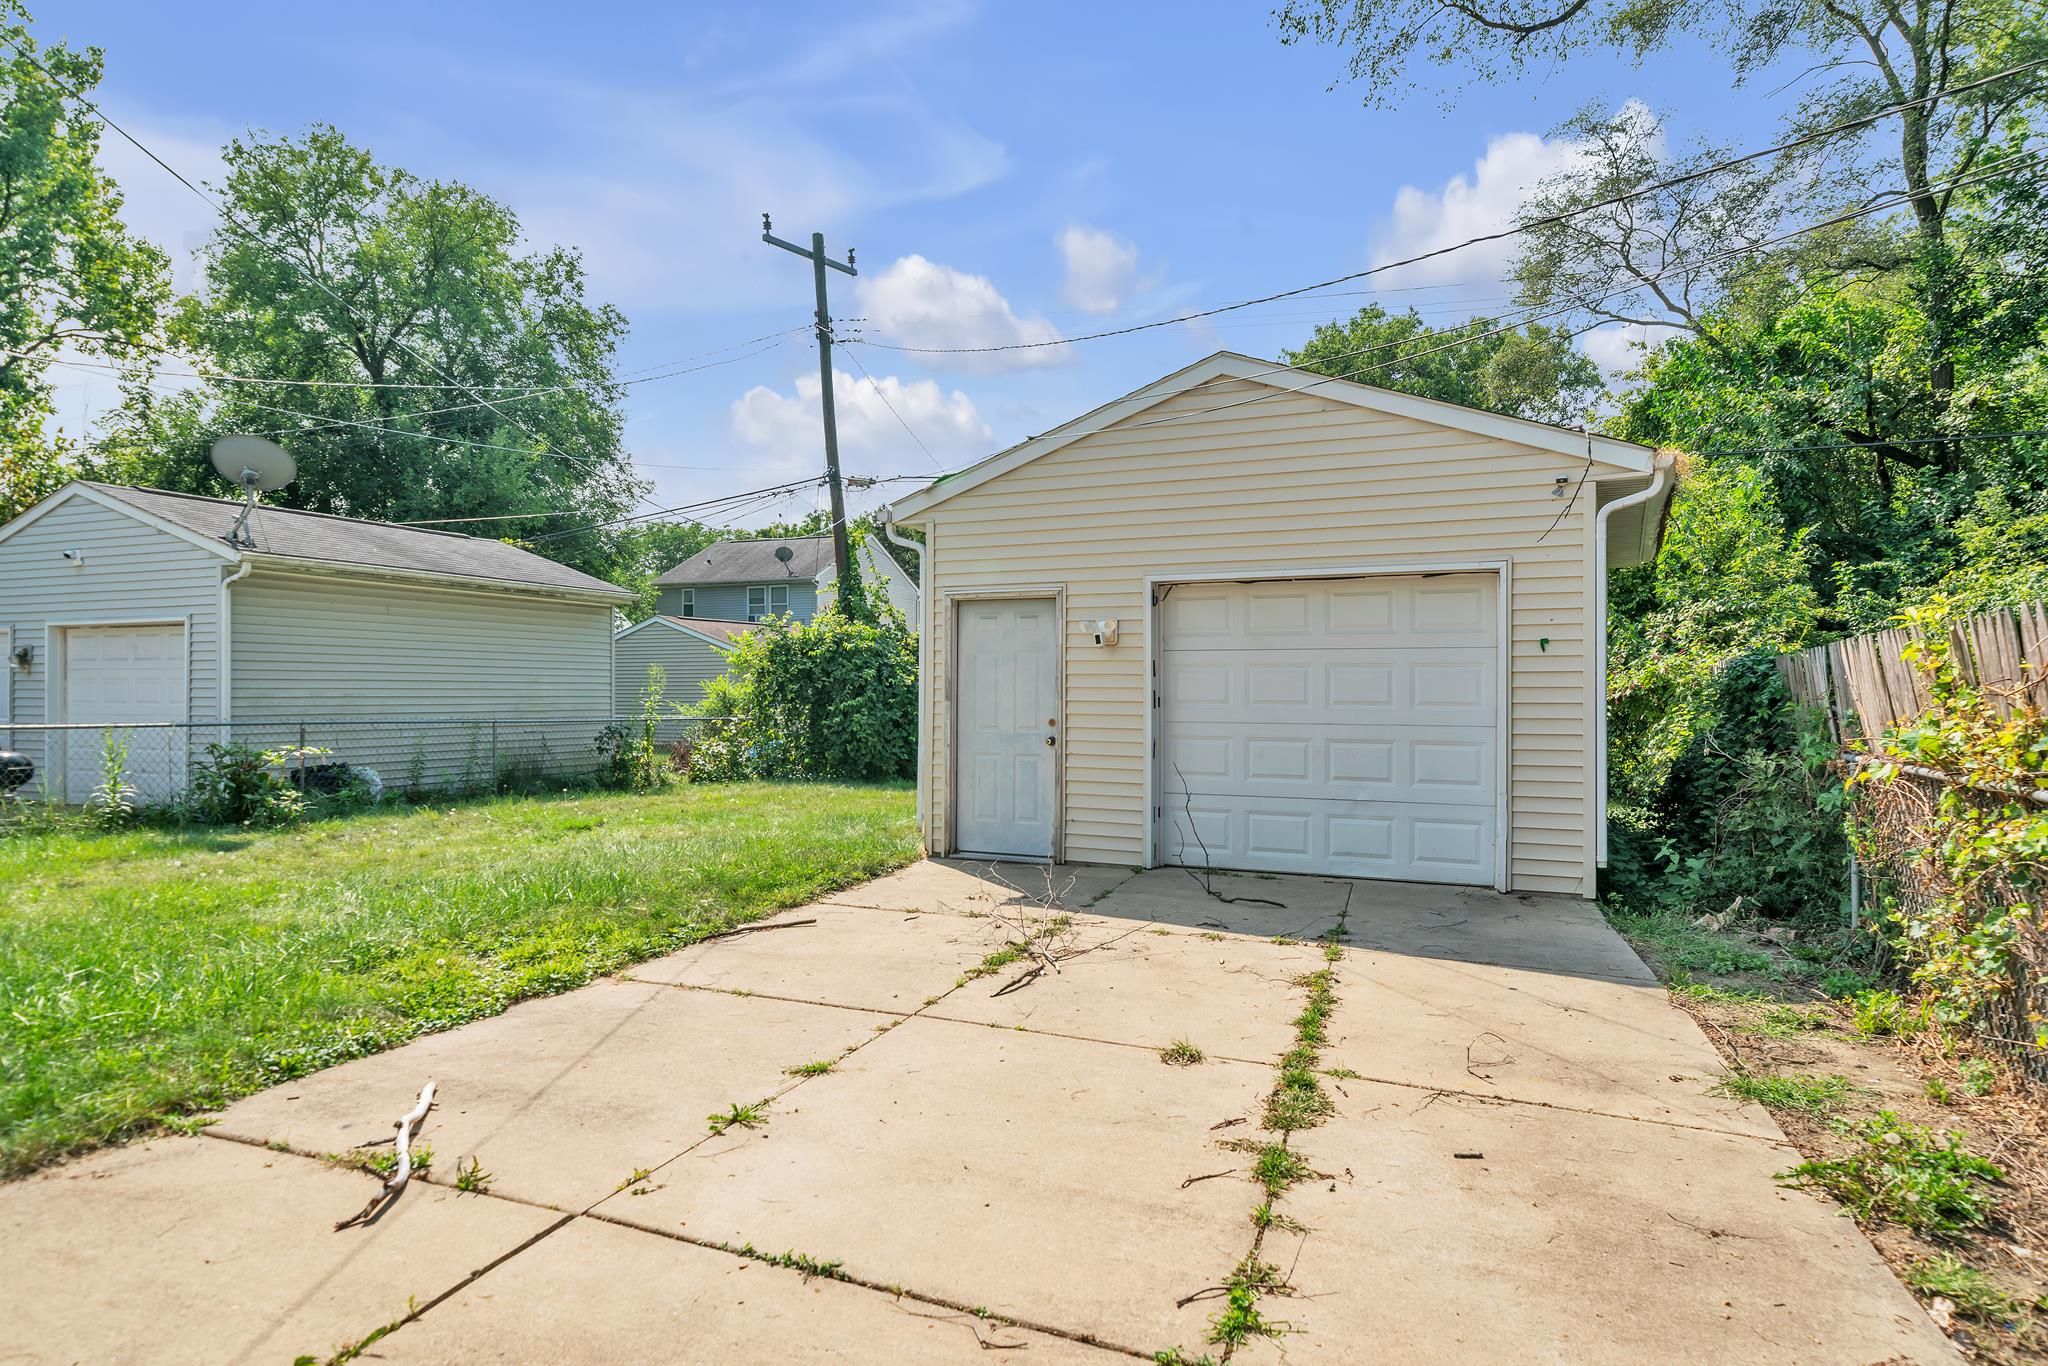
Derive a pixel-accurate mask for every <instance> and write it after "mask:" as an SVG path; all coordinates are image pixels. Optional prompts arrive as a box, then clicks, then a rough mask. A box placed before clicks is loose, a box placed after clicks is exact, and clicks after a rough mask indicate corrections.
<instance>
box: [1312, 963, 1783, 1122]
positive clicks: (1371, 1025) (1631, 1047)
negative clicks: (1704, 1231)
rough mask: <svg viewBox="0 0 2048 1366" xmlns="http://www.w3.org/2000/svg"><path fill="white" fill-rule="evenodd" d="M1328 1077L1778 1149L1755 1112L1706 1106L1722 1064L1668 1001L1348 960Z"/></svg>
mask: <svg viewBox="0 0 2048 1366" xmlns="http://www.w3.org/2000/svg"><path fill="white" fill-rule="evenodd" d="M1339 975H1340V978H1341V981H1342V988H1341V991H1340V996H1341V998H1342V1001H1343V1008H1342V1009H1341V1010H1340V1011H1338V1013H1337V1014H1336V1015H1335V1016H1334V1017H1333V1019H1332V1023H1331V1040H1330V1045H1329V1047H1328V1048H1327V1049H1326V1050H1325V1051H1324V1054H1323V1062H1324V1065H1325V1066H1328V1067H1340V1068H1349V1069H1351V1070H1352V1071H1354V1072H1358V1073H1361V1074H1363V1075H1364V1076H1366V1077H1369V1078H1375V1079H1378V1080H1383V1081H1397V1082H1406V1083H1409V1084H1411V1085H1416V1086H1433V1087H1443V1088H1446V1089H1449V1090H1457V1091H1473V1092H1478V1093H1480V1094H1482V1095H1495V1096H1505V1097H1512V1098H1514V1099H1518V1100H1530V1101H1539V1102H1542V1103H1545V1104H1550V1105H1564V1106H1571V1107H1574V1108H1577V1109H1584V1110H1594V1111H1599V1112H1602V1113H1606V1114H1613V1115H1621V1116H1626V1117H1629V1118H1634V1119H1653V1120H1659V1121H1662V1122H1665V1123H1673V1124H1693V1125H1700V1126H1703V1127H1706V1128H1712V1129H1722V1130H1726V1131H1728V1132H1731V1133H1741V1134H1749V1135H1752V1136H1755V1137H1759V1138H1764V1139H1770V1140H1776V1139H1777V1138H1779V1136H1780V1135H1779V1133H1778V1126H1777V1125H1776V1124H1775V1123H1773V1122H1772V1120H1771V1117H1770V1114H1769V1113H1768V1112H1767V1111H1765V1110H1764V1109H1763V1108H1762V1107H1761V1106H1757V1105H1750V1104H1743V1103H1739V1102H1736V1101H1733V1100H1728V1099H1725V1098H1721V1097H1716V1096H1711V1095H1709V1094H1707V1092H1708V1089H1709V1088H1710V1087H1711V1086H1712V1085H1713V1083H1714V1082H1715V1081H1716V1080H1717V1079H1718V1078H1719V1077H1720V1076H1721V1075H1722V1072H1723V1068H1722V1066H1721V1058H1720V1055H1719V1054H1718V1053H1716V1052H1715V1051H1714V1049H1713V1046H1712V1045H1711V1044H1709V1043H1708V1042H1707V1040H1706V1036H1705V1035H1703V1034H1701V1033H1700V1029H1699V1026H1698V1025H1696V1024H1694V1023H1693V1021H1692V1019H1691V1017H1690V1016H1688V1015H1686V1014H1685V1012H1684V1011H1682V1010H1679V1009H1678V1008H1676V1007H1675V1006H1673V1005H1672V1004H1671V1003H1670V1000H1669V999H1668V997H1667V996H1666V995H1665V992H1664V988H1663V987H1661V986H1656V985H1652V984H1646V983H1634V982H1622V981H1616V980H1614V979H1612V978H1603V977H1578V976H1573V975H1571V974H1570V973H1553V972H1538V971H1534V970H1531V969H1526V968H1507V967H1499V966H1496V965H1493V964H1487V963H1459V962H1452V961H1449V960H1445V959H1436V958H1415V957H1409V956H1405V955H1401V954H1391V953H1373V952H1366V951H1361V950H1358V949H1352V950H1349V951H1348V952H1347V953H1346V954H1345V956H1344V960H1343V962H1342V963H1341V965H1340V966H1339Z"/></svg>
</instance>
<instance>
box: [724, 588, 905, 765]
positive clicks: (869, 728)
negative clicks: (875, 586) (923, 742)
mask: <svg viewBox="0 0 2048 1366" xmlns="http://www.w3.org/2000/svg"><path fill="white" fill-rule="evenodd" d="M704 694H705V696H704V701H703V702H702V703H700V704H699V705H698V706H697V708H696V709H695V714H696V715H699V716H702V717H704V718H705V725H704V728H703V731H702V734H701V736H700V738H699V739H698V741H697V744H696V747H695V749H694V750H693V751H692V755H691V772H692V774H693V775H694V776H695V777H697V778H699V779H702V780H706V781H714V782H715V781H731V780H737V779H745V778H821V779H830V780H834V781H841V782H845V781H853V782H864V781H875V780H878V779H889V778H908V777H910V776H911V775H912V774H913V773H914V772H915V770H916V760H917V634H916V633H915V632H914V631H912V630H911V629H910V626H909V624H908V623H907V622H905V621H904V620H903V617H902V614H901V613H898V612H895V611H891V610H888V609H886V608H884V609H883V610H881V611H880V612H878V613H877V615H876V619H875V620H873V621H862V620H859V619H857V618H855V617H853V616H851V615H849V614H847V613H846V612H842V611H840V610H838V609H837V607H836V606H835V607H832V608H828V609H827V610H826V611H824V612H821V613H819V614H818V616H817V618H816V619H815V620H813V621H811V622H810V623H808V624H804V623H800V622H796V621H793V620H791V619H789V618H787V617H775V618H770V619H769V620H767V621H764V622H762V623H761V624H760V625H759V626H758V627H756V628H755V629H754V630H753V631H751V632H749V633H748V634H747V635H745V636H743V637H741V638H740V641H739V643H738V644H737V645H736V646H735V647H734V649H733V652H732V656H731V664H730V666H729V668H728V670H727V672H726V673H725V674H724V675H723V676H722V677H719V678H715V679H713V680H711V681H710V682H708V683H706V684H705V685H704Z"/></svg>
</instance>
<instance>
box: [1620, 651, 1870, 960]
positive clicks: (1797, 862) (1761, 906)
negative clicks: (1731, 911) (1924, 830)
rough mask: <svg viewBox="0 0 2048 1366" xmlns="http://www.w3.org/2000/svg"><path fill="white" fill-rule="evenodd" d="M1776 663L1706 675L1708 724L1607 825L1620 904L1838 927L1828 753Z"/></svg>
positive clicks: (1835, 799)
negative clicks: (1741, 913) (1631, 808)
mask: <svg viewBox="0 0 2048 1366" xmlns="http://www.w3.org/2000/svg"><path fill="white" fill-rule="evenodd" d="M1774 660H1775V656H1773V655H1770V654H1768V653H1765V652H1761V651H1759V652H1755V653H1752V654H1748V655H1744V656H1742V657H1740V658H1738V659H1736V660H1733V661H1731V662H1730V663H1729V664H1728V665H1727V666H1726V667H1725V668H1723V669H1721V670H1720V671H1719V672H1717V673H1716V674H1714V675H1713V677H1712V678H1711V680H1710V681H1709V682H1708V683H1707V685H1706V692H1707V693H1708V694H1709V697H1708V700H1707V701H1706V703H1705V704H1704V705H1703V707H1702V710H1703V712H1704V713H1705V714H1706V715H1708V716H1710V717H1711V721H1710V722H1709V723H1708V724H1706V725H1705V726H1704V727H1703V728H1702V729H1701V730H1699V731H1697V732H1696V733H1694V734H1693V735H1692V736H1691V738H1690V739H1689V740H1688V741H1687V742H1686V743H1685V745H1684V747H1683V748H1682V749H1681V750H1680V751H1679V753H1678V754H1677V756H1676V757H1675V758H1674V759H1673V760H1672V762H1671V766H1670V768H1669V771H1668V774H1667V775H1666V778H1665V780H1664V783H1663V785H1662V786H1660V787H1657V788H1655V789H1654V790H1653V791H1652V792H1651V793H1650V794H1649V801H1648V803H1647V804H1646V806H1645V807H1644V808H1643V809H1641V810H1640V811H1638V812H1637V813H1636V814H1635V818H1634V819H1633V820H1632V821H1631V820H1622V821H1617V822H1616V823H1615V825H1614V827H1613V848H1612V850H1611V857H1610V858H1609V860H1608V871H1607V874H1606V877H1605V878H1604V880H1603V888H1604V890H1605V891H1606V893H1607V894H1608V895H1609V897H1610V898H1612V899H1613V900H1615V901H1616V902H1618V903H1619V904H1620V905H1622V906H1624V907H1627V908H1629V909H1631V910H1638V911H1665V912H1671V913H1676V914H1692V913H1697V912H1700V911H1720V910H1725V909H1727V908H1729V907H1730V906H1733V905H1736V904H1737V903H1738V899H1739V903H1740V905H1741V907H1742V908H1743V909H1744V910H1746V911H1748V912H1750V913H1752V914H1757V915H1765V916H1770V917H1773V918H1777V919H1787V920H1801V921H1806V922H1809V923H1810V922H1814V921H1821V922H1826V923H1833V922H1834V921H1835V920H1836V919H1837V918H1838V917H1839V915H1840V912H1841V907H1842V903H1843V899H1844V891H1845V878H1846V869H1847V866H1848V853H1849V847H1848V839H1847V835H1846V832H1845V829H1844V822H1843V808H1844V800H1843V794H1842V789H1841V785H1840V784H1839V783H1838V782H1836V781H1835V779H1834V778H1833V777H1832V776H1831V775H1830V773H1829V771H1828V768H1827V763H1828V760H1829V759H1830V758H1831V757H1832V749H1833V746H1832V743H1831V742H1829V741H1828V739H1827V738H1826V737H1825V736H1823V735H1821V734H1820V733H1819V732H1818V729H1817V728H1816V727H1814V726H1811V725H1808V724H1806V721H1805V718H1802V717H1800V716H1799V715H1798V714H1797V713H1796V712H1795V711H1794V709H1793V707H1792V705H1791V698H1790V697H1789V695H1788V694H1787V693H1786V691H1785V687H1784V683H1783V681H1782V680H1781V679H1780V677H1779V675H1778V672H1777V668H1776V665H1775V662H1774Z"/></svg>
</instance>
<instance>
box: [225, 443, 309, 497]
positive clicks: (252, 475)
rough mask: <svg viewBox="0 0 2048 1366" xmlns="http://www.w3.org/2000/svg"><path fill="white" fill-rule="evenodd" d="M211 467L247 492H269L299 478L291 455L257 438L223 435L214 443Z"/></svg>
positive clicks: (280, 447)
mask: <svg viewBox="0 0 2048 1366" xmlns="http://www.w3.org/2000/svg"><path fill="white" fill-rule="evenodd" d="M213 468H214V469H215V470H216V471H218V472H219V474H220V477H221V478H223V479H225V480H227V481H228V482H229V483H230V484H233V485H235V486H236V487H237V488H240V489H242V490H244V491H245V492H248V493H269V492H270V491H271V490H272V489H281V488H283V487H284V486H285V485H286V484H289V483H291V481H292V480H294V479H296V478H298V476H299V467H298V465H297V464H295V463H294V462H293V460H292V457H291V454H290V453H289V452H288V451H286V450H285V448H284V447H282V446H280V445H278V444H277V443H276V442H275V441H265V440H264V439H263V438H262V437H260V436H224V437H222V438H221V439H220V440H218V441H216V442H214V443H213Z"/></svg>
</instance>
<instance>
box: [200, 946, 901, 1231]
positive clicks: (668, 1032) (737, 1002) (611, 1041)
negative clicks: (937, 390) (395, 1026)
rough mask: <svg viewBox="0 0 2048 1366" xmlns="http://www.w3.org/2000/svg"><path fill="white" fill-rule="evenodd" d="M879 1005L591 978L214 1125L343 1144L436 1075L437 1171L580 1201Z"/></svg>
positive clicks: (839, 1048)
mask: <svg viewBox="0 0 2048 1366" xmlns="http://www.w3.org/2000/svg"><path fill="white" fill-rule="evenodd" d="M787 933H801V931H787ZM888 1018H889V1017H887V1016H882V1015H876V1014H872V1013H868V1012H862V1011H851V1010H842V1009H835V1008H833V1007H830V1006H818V1005H805V1004H798V1003H793V1002H788V1001H775V1000H769V999H767V998H765V997H739V996H728V995H723V994H720V993H717V992H704V991H679V990H677V989H676V988H674V987H666V986H658V985H654V984H651V983H644V982H600V983H597V984H596V985H593V986H588V987H584V988H582V989H581V990H578V991H573V992H569V993H567V994H565V995H562V996H554V997H550V998H548V999H546V1000H539V1001H528V1002H525V1003H523V1004H521V1005H517V1006H514V1007H512V1008H511V1009H510V1010H508V1011H506V1012H505V1013H504V1014H502V1015H499V1016H495V1017H493V1018H491V1019H488V1020H479V1021H477V1022H476V1023H475V1024H471V1025H465V1026H464V1027H463V1028H461V1029H458V1030H451V1031H450V1032H448V1033H446V1034H433V1035H429V1036H428V1037H426V1038H423V1039H419V1040H416V1041H415V1042H413V1043H410V1044H407V1045H406V1046H405V1047H403V1048H399V1049H394V1050H392V1051H391V1052H389V1053H381V1054H378V1055H377V1056H375V1057H371V1058H363V1059H360V1060H358V1061H355V1062H351V1063H346V1064H344V1065H343V1066H340V1067H335V1068H330V1069H328V1070H327V1071H325V1072H320V1073H317V1074H315V1075H313V1076H310V1077H304V1078H301V1079H300V1080H298V1081H295V1082H290V1083H288V1084H286V1085H283V1086H277V1087H273V1088H271V1089H270V1090H268V1091H264V1092H261V1093H259V1094H257V1095H254V1096H251V1097H249V1098H248V1099H247V1100H244V1101H241V1102H239V1103H238V1104H236V1105H234V1106H232V1107H230V1108H229V1109H228V1110H227V1111H226V1113H225V1114H223V1115H222V1117H221V1119H220V1122H219V1123H218V1124H217V1125H216V1126H215V1131H216V1132H217V1133H220V1134H223V1135H226V1136H229V1137H234V1138H241V1139H246V1140H249V1141H252V1142H258V1143H263V1142H284V1143H288V1144H290V1145H291V1146H292V1147H293V1148H295V1149H298V1150H300V1151H303V1152H315V1153H324V1152H340V1151H342V1150H344V1149H346V1148H349V1147H352V1146H354V1145H355V1144H358V1143H361V1142H364V1141H365V1140H367V1139H373V1138H383V1137H388V1136H389V1134H390V1132H391V1121H392V1120H393V1119H394V1118H395V1117H397V1116H398V1115H400V1114H402V1113H404V1111H405V1110H406V1109H407V1107H408V1106H409V1105H410V1104H411V1102H412V1099H413V1097H414V1096H415V1095H416V1094H417V1093H418V1091H419V1088H420V1085H421V1084H422V1083H423V1082H425V1081H426V1080H427V1078H429V1077H432V1078H434V1080H435V1082H436V1083H437V1088H438V1089H437V1094H436V1098H435V1104H434V1110H433V1113H431V1114H430V1115H428V1116H427V1121H426V1124H425V1126H424V1127H423V1130H422V1134H421V1137H422V1139H423V1141H425V1142H427V1143H430V1144H432V1145H433V1148H434V1153H435V1158H436V1163H437V1165H438V1166H439V1167H440V1168H441V1171H442V1172H443V1173H452V1172H453V1171H454V1167H455V1163H456V1161H457V1160H458V1159H459V1158H463V1157H475V1158H476V1159H477V1160H478V1161H480V1162H482V1164H483V1165H484V1167H485V1168H486V1169H488V1170H489V1171H491V1172H492V1173H494V1175H495V1178H496V1179H495V1181H494V1183H493V1185H492V1190H493V1191H494V1192H495V1193H497V1194H499V1195H505V1196H510V1197H512V1198H514V1199H518V1200H528V1201H532V1202H533V1203H535V1204H541V1205H550V1206H553V1207H555V1208H557V1209H564V1210H579V1209H583V1208H585V1207H587V1206H588V1205H590V1204H591V1203H592V1202H594V1201H596V1200H598V1199H599V1198H600V1197H602V1196H604V1195H605V1194H606V1193H608V1192H609V1191H611V1190H612V1189H613V1188H614V1187H615V1186H617V1185H618V1184H619V1183H620V1182H621V1181H622V1180H624V1179H625V1178H626V1177H627V1176H628V1175H629V1174H631V1173H632V1172H633V1171H634V1170H635V1169H636V1168H640V1167H652V1166H654V1165H656V1164H657V1163H660V1162H664V1161H666V1160H668V1159H669V1158H671V1157H673V1156H675V1155H676V1154H677V1153H679V1152H681V1151H682V1150H683V1149H684V1148H685V1147H687V1146H689V1145H690V1144H692V1143H694V1142H696V1141H697V1140H698V1139H700V1138H703V1137H704V1136H705V1133H706V1127H705V1117H706V1116H707V1115H708V1114H710V1113H711V1112H712V1111H714V1110H724V1109H725V1108H726V1107H727V1106H728V1105H731V1104H733V1103H734V1102H751V1101H756V1100H760V1099H762V1098H763V1097H765V1096H768V1095H771V1094H773V1093H774V1092H775V1091H776V1090H778V1089H780V1088H781V1087H783V1086H786V1085H788V1084H789V1078H788V1077H787V1076H785V1075H784V1074H783V1073H784V1069H785V1068H788V1067H792V1066H795V1065H797V1064H799V1063H804V1062H809V1061H811V1060H813V1059H818V1058H832V1057H837V1056H838V1055H839V1054H841V1053H843V1052H845V1051H846V1050H847V1049H849V1048H852V1047H854V1046H855V1045H856V1044H859V1043H861V1042H862V1041H864V1040H866V1039H869V1038H871V1037H873V1035H874V1031H875V1027H876V1026H877V1025H878V1024H882V1023H886V1022H887V1020H888Z"/></svg>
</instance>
